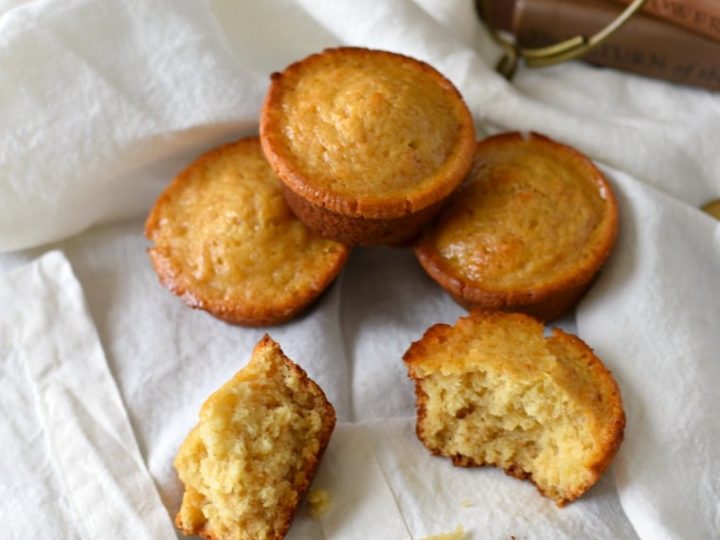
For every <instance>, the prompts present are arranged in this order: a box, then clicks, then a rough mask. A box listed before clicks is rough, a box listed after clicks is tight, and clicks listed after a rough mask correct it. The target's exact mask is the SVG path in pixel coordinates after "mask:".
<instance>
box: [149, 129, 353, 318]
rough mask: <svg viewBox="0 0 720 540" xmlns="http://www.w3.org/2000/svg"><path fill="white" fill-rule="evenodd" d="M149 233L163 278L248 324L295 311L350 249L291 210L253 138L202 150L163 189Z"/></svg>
mask: <svg viewBox="0 0 720 540" xmlns="http://www.w3.org/2000/svg"><path fill="white" fill-rule="evenodd" d="M145 235H146V236H147V238H148V239H149V240H151V241H152V242H153V243H154V245H153V247H151V248H150V249H149V250H148V252H149V254H150V260H151V261H152V264H153V267H154V268H155V270H156V272H157V274H158V276H159V278H160V281H161V283H162V284H163V285H165V286H166V287H167V288H168V289H170V290H171V291H172V292H174V293H175V294H177V295H178V296H180V297H182V298H183V299H184V300H185V302H186V303H187V304H188V305H189V306H191V307H194V308H201V309H204V310H206V311H208V312H209V313H211V314H212V315H214V316H216V317H218V318H220V319H223V320H225V321H228V322H230V323H235V324H243V325H250V326H255V325H269V324H277V323H281V322H284V321H287V320H288V319H290V318H292V317H293V316H295V315H296V314H298V313H299V312H300V311H302V310H303V309H304V308H305V307H307V306H308V305H309V304H310V303H311V302H313V301H314V300H315V299H316V298H317V297H318V296H319V295H320V294H321V293H322V292H323V290H325V288H326V287H327V286H328V285H329V284H330V283H331V282H332V280H333V279H334V278H335V277H336V276H337V274H338V273H339V272H340V270H341V268H342V267H343V265H344V263H345V261H346V259H347V256H348V248H347V247H346V246H344V245H342V244H340V243H338V242H335V241H333V240H327V239H325V238H321V237H320V236H319V235H318V234H317V233H315V232H312V231H310V230H309V229H308V228H307V227H305V225H303V224H302V222H300V221H299V220H298V219H297V218H296V217H295V216H294V215H293V214H292V212H291V211H290V208H288V206H287V204H286V203H285V200H284V199H283V197H282V193H281V190H280V182H279V181H278V180H277V177H276V176H275V174H274V173H273V171H272V169H271V168H270V166H269V165H268V164H267V161H265V158H264V157H263V154H262V150H261V149H260V142H259V140H258V139H257V138H248V139H243V140H241V141H238V142H236V143H233V144H228V145H225V146H221V147H219V148H217V149H215V150H212V151H210V152H208V153H206V154H204V155H203V156H201V157H200V158H198V159H197V160H196V161H195V162H194V163H193V164H192V165H190V166H189V167H188V168H187V169H186V170H185V171H184V172H182V173H181V174H180V175H179V176H178V177H177V178H175V180H174V181H173V182H172V183H171V184H170V186H169V187H168V188H167V189H166V190H165V191H164V192H163V193H162V195H161V196H160V198H159V199H158V201H157V202H156V204H155V207H154V208H153V209H152V212H151V213H150V216H149V217H148V219H147V222H146V224H145Z"/></svg>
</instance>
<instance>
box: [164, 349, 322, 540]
mask: <svg viewBox="0 0 720 540" xmlns="http://www.w3.org/2000/svg"><path fill="white" fill-rule="evenodd" d="M327 407H328V405H326V401H325V398H324V395H322V393H321V391H319V389H317V387H316V386H315V385H314V383H311V384H308V380H307V379H306V378H305V379H304V378H303V376H302V374H301V373H300V372H299V370H297V369H292V368H291V367H290V366H289V365H288V364H287V362H286V361H285V360H284V357H283V356H282V353H281V352H279V348H274V347H265V348H261V349H260V350H256V353H255V354H254V356H253V358H252V360H251V362H250V363H249V364H248V365H247V367H245V368H244V369H243V370H242V371H240V372H239V373H238V374H237V375H236V376H235V377H234V378H233V379H232V380H231V381H229V382H228V383H227V384H226V385H225V386H223V387H222V388H221V389H220V390H218V391H217V392H216V393H215V394H213V395H212V396H211V398H210V399H209V400H208V401H207V402H206V404H205V405H204V406H203V408H202V411H201V413H200V422H199V423H198V425H197V426H196V428H195V429H194V430H193V431H192V432H191V434H190V435H189V436H188V438H187V439H186V441H185V443H184V444H183V445H182V447H181V449H180V452H179V453H178V456H177V458H176V460H175V467H176V469H177V470H178V473H179V476H180V479H181V480H182V482H183V483H184V484H185V494H184V497H183V503H182V507H181V509H180V512H179V513H178V516H177V523H178V526H179V527H180V528H181V529H182V530H183V531H184V532H186V534H198V533H199V534H201V535H203V536H206V537H208V538H213V539H218V540H219V539H223V540H249V539H253V540H262V539H275V538H281V537H282V535H283V534H284V531H285V529H286V528H287V524H288V522H289V520H290V519H291V517H292V514H293V512H294V509H295V508H296V506H297V504H298V501H299V497H300V496H301V495H302V494H303V492H304V490H305V489H306V488H307V486H308V484H309V482H310V480H311V475H312V474H313V473H314V470H315V466H316V464H317V459H318V453H319V452H320V450H321V444H323V438H324V434H326V435H327V434H328V430H331V429H332V426H333V425H334V413H333V414H332V420H330V419H329V417H328V409H327ZM326 440H327V438H326V437H325V441H326Z"/></svg>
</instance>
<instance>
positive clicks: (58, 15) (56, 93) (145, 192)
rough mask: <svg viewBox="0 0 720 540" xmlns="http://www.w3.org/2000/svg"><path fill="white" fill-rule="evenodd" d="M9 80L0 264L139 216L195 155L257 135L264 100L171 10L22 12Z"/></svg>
mask: <svg viewBox="0 0 720 540" xmlns="http://www.w3.org/2000/svg"><path fill="white" fill-rule="evenodd" d="M0 73H2V77H3V81H6V84H2V85H0V134H1V135H0V171H2V172H0V193H2V196H0V251H9V250H13V249H20V248H24V247H28V246H32V245H38V244H41V243H45V242H48V241H51V240H57V239H60V238H64V237H67V236H70V235H72V234H74V233H77V232H78V231H81V230H83V229H85V228H87V227H88V226H90V225H92V224H94V223H97V222H107V221H111V220H113V219H118V218H126V217H129V216H138V215H139V214H140V213H141V212H142V211H144V210H146V209H147V208H148V207H149V205H151V204H152V201H153V200H154V199H155V197H156V196H157V194H158V193H159V191H160V189H161V187H162V186H163V185H164V183H165V181H166V179H167V178H168V177H169V176H172V175H173V174H174V173H175V171H177V169H178V168H179V167H180V166H181V165H180V164H181V163H183V162H184V161H185V160H186V159H187V158H186V153H187V152H188V150H190V152H191V153H198V152H200V151H201V150H203V149H206V148H209V147H211V146H213V145H214V144H218V143H220V142H222V141H226V140H228V139H230V138H234V137H237V136H238V135H239V134H242V133H250V132H252V131H254V130H256V126H257V114H258V111H259V103H260V100H261V99H262V94H263V92H264V86H265V80H264V78H260V77H257V76H256V75H255V74H254V73H252V72H250V71H247V70H244V69H243V68H242V67H241V66H238V65H236V64H234V63H233V61H232V56H231V54H230V53H229V51H228V49H227V47H226V45H225V40H224V38H223V35H222V33H221V31H220V29H219V27H218V26H217V23H216V22H215V19H214V17H213V16H212V13H211V11H210V10H209V8H208V6H207V4H205V3H202V2H174V1H172V0H154V1H130V2H125V1H123V0H110V1H103V2H96V1H91V0H67V1H63V2H56V1H53V0H35V1H33V2H27V3H23V4H20V5H18V6H16V7H14V8H13V9H9V10H8V11H6V12H5V13H4V14H3V15H2V16H1V17H0ZM10 81H11V82H12V83H10ZM238 89H242V91H238ZM178 158H180V161H178Z"/></svg>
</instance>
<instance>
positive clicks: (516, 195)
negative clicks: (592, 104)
mask: <svg viewBox="0 0 720 540" xmlns="http://www.w3.org/2000/svg"><path fill="white" fill-rule="evenodd" d="M617 229H618V209H617V203H616V201H615V196H614V195H613V192H612V189H611V188H610V185H609V184H608V182H607V180H606V179H605V177H604V176H603V174H602V173H601V172H600V171H599V170H598V169H597V167H595V165H593V164H592V162H591V161H590V160H589V159H587V158H586V157H585V156H583V155H582V154H580V153H579V152H578V151H576V150H574V149H572V148H570V147H568V146H565V145H563V144H560V143H557V142H555V141H553V140H551V139H549V138H547V137H544V136H542V135H538V134H536V133H530V134H521V133H505V134H501V135H496V136H493V137H489V138H487V139H485V140H483V141H481V142H480V143H479V144H478V145H477V149H476V152H475V161H474V164H473V168H472V170H471V172H470V174H469V175H468V179H467V182H466V183H465V184H464V185H463V186H461V188H460V189H458V190H457V192H456V193H455V194H454V195H453V197H452V199H451V200H450V201H449V202H448V204H447V206H446V207H445V208H443V210H442V212H441V213H440V215H439V216H438V218H437V222H436V223H435V224H434V226H433V227H431V228H430V229H429V230H428V231H427V233H426V234H425V236H424V237H423V238H422V240H421V241H420V242H419V243H418V245H417V246H416V248H415V253H416V255H417V257H418V259H419V261H420V264H422V266H423V267H424V268H425V270H426V271H427V272H428V274H430V276H431V277H432V278H433V279H435V281H437V282H438V283H439V284H440V285H441V286H442V287H443V288H445V290H447V291H448V292H449V293H450V294H451V295H452V296H453V297H454V298H455V300H457V301H458V302H459V303H460V304H461V305H463V306H465V307H466V308H468V309H472V308H475V307H484V308H492V309H502V310H508V311H522V312H525V313H528V314H530V315H533V316H535V317H539V318H541V319H544V320H548V319H553V318H555V317H558V316H560V315H562V314H563V313H564V312H566V311H568V310H569V309H571V308H572V307H573V306H574V305H575V303H576V302H577V301H578V300H579V299H580V297H581V296H582V294H583V293H584V292H585V290H586V289H587V288H588V286H589V285H590V283H591V281H592V279H593V277H594V276H595V274H596V273H597V271H598V270H599V269H600V267H601V266H602V264H603V263H604V262H605V260H606V259H607V257H608V255H609V254H610V251H611V249H612V246H613V244H614V242H615V237H616V235H617Z"/></svg>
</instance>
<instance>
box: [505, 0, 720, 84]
mask: <svg viewBox="0 0 720 540" xmlns="http://www.w3.org/2000/svg"><path fill="white" fill-rule="evenodd" d="M514 7H515V9H514V12H513V18H512V29H511V30H512V32H513V33H514V34H515V37H516V39H517V42H518V44H519V45H520V46H521V47H526V48H527V47H542V46H546V45H551V44H554V43H558V42H559V41H562V40H564V39H568V38H571V37H573V36H577V35H583V36H586V37H589V36H592V35H593V34H595V33H596V32H598V31H599V30H601V29H602V28H604V27H605V26H606V25H607V24H608V23H609V22H611V21H612V20H613V19H614V18H615V17H616V16H617V9H616V8H615V7H614V6H612V5H610V4H608V3H607V2H605V1H603V0H573V1H572V2H568V1H567V0H516V1H515V6H514ZM582 60H584V61H587V62H589V63H592V64H596V65H600V66H607V67H612V68H617V69H621V70H624V71H629V72H633V73H637V74H639V75H645V76H648V77H653V78H658V79H664V80H667V81H672V82H677V83H681V84H688V85H693V86H698V87H701V88H707V89H710V90H720V43H716V42H715V41H713V40H710V39H706V38H703V37H701V36H698V35H696V34H693V33H692V32H689V31H687V30H684V29H682V28H678V27H676V26H674V25H671V24H667V23H664V22H662V21H659V20H657V19H654V18H652V17H646V16H643V15H638V14H636V15H635V16H634V17H633V18H632V19H631V20H630V21H629V22H628V23H627V24H626V25H625V26H624V27H623V28H621V29H620V30H618V31H617V32H615V33H614V34H613V35H612V36H610V37H609V38H608V39H607V41H605V42H603V43H602V44H600V45H599V46H597V47H595V48H594V49H592V50H591V51H590V52H589V53H588V54H586V55H585V56H584V57H583V58H582Z"/></svg>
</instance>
